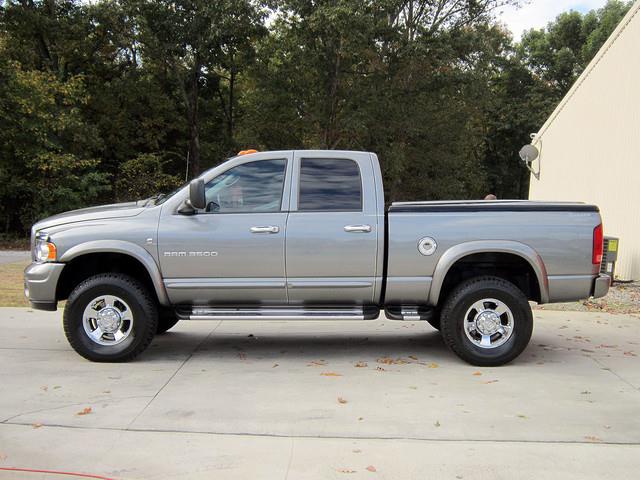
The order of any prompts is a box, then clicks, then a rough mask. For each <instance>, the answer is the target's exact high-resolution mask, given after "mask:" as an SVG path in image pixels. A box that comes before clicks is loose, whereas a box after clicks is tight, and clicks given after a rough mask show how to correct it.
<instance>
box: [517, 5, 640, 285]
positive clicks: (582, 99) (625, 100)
mask: <svg viewBox="0 0 640 480" xmlns="http://www.w3.org/2000/svg"><path fill="white" fill-rule="evenodd" d="M533 144H534V145H535V146H536V147H538V149H539V151H540V156H539V167H540V180H536V179H535V177H533V176H532V177H531V182H530V183H531V186H530V189H529V198H530V199H532V200H572V201H583V202H587V203H594V204H596V205H598V206H599V207H600V212H601V214H602V217H603V224H604V230H605V235H611V236H614V237H620V250H619V253H618V263H617V264H616V277H618V278H621V279H625V280H628V279H636V280H640V1H638V2H636V4H635V5H634V6H633V7H632V8H631V10H630V11H629V13H628V14H627V16H626V17H625V18H624V19H623V21H622V22H621V23H620V25H619V26H618V27H617V29H616V30H615V31H614V32H613V34H612V35H611V37H610V38H609V40H608V41H607V42H606V43H605V44H604V45H603V47H602V49H601V50H600V52H599V53H598V54H597V55H596V57H595V58H594V59H593V61H592V62H591V63H590V64H589V66H588V67H587V69H586V70H585V72H584V73H583V75H582V76H581V77H580V78H579V79H578V81H577V82H576V84H575V85H574V86H573V87H572V88H571V90H570V91H569V92H568V93H567V96H566V97H565V98H564V99H563V101H562V102H561V103H560V104H559V105H558V107H557V108H556V110H555V111H554V112H553V114H552V115H551V117H549V119H548V120H547V122H546V123H545V124H544V125H543V126H542V128H541V129H540V131H539V132H538V135H537V137H536V138H535V140H534V141H533ZM537 163H538V162H536V164H537ZM536 164H534V168H535V167H536V166H537V165H536Z"/></svg>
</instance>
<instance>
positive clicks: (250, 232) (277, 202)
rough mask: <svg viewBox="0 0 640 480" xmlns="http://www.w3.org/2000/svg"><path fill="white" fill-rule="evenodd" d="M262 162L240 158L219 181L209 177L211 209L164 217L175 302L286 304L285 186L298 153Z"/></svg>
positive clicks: (162, 240) (168, 279) (163, 249)
mask: <svg viewBox="0 0 640 480" xmlns="http://www.w3.org/2000/svg"><path fill="white" fill-rule="evenodd" d="M259 156H260V155H258V157H259ZM255 158H256V155H252V156H251V161H244V160H243V159H242V157H239V158H236V159H233V160H231V161H230V162H229V168H227V169H226V170H223V171H222V172H220V173H217V174H215V176H213V178H210V179H208V178H206V176H205V182H206V184H205V195H206V199H207V208H206V209H205V210H201V211H198V212H197V213H196V214H194V215H181V214H179V213H177V212H175V211H174V212H169V213H168V214H164V212H163V215H162V217H161V221H160V226H159V232H158V245H159V257H160V263H161V268H162V275H163V277H164V279H165V286H166V289H167V293H168V295H169V297H170V299H171V302H172V303H174V304H195V305H223V304H233V305H235V306H243V305H257V304H266V305H269V304H272V305H284V304H286V303H287V291H286V283H285V280H286V275H285V263H284V260H285V259H284V247H285V235H286V226H287V223H286V220H287V210H288V189H286V188H285V184H286V182H285V179H286V178H287V170H288V168H289V169H290V168H291V165H290V164H291V154H289V153H284V154H282V155H277V156H276V157H273V156H272V157H267V158H262V159H257V160H256V159H255ZM217 170H218V169H217ZM218 172H219V170H218ZM285 191H287V194H286V195H285V193H284V192H285Z"/></svg>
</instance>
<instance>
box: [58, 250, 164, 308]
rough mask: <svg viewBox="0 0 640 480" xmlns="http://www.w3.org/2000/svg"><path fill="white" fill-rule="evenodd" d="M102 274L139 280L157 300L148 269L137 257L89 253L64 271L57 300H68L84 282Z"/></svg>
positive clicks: (70, 264) (76, 259) (121, 254)
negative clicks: (119, 274)
mask: <svg viewBox="0 0 640 480" xmlns="http://www.w3.org/2000/svg"><path fill="white" fill-rule="evenodd" d="M100 273H123V274H125V275H129V276H130V277H133V278H135V279H136V280H138V281H139V282H140V283H142V285H144V286H145V287H146V288H147V290H148V291H149V293H150V294H151V295H153V296H154V297H155V298H156V300H157V296H156V290H155V287H154V285H153V281H152V280H151V276H150V275H149V272H148V271H147V269H146V267H145V266H144V265H143V264H142V262H140V261H139V260H138V259H136V258H135V257H132V256H131V255H126V254H124V253H111V252H99V253H87V254H85V255H80V256H78V257H75V258H74V259H73V260H71V261H70V262H68V263H67V264H66V265H65V267H64V268H63V269H62V273H61V275H60V279H59V280H58V286H57V288H56V300H66V299H67V298H69V294H70V293H71V291H72V290H73V289H74V288H75V287H76V286H77V285H78V284H79V283H80V282H82V281H84V280H86V279H87V278H89V277H92V276H94V275H98V274H100Z"/></svg>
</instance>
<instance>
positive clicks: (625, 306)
mask: <svg viewBox="0 0 640 480" xmlns="http://www.w3.org/2000/svg"><path fill="white" fill-rule="evenodd" d="M535 308H536V309H538V310H570V311H578V312H607V313H626V314H640V282H631V283H614V284H613V285H612V286H611V288H610V289H609V293H608V294H607V295H606V296H605V297H602V298H596V299H593V298H591V299H589V300H581V301H579V302H568V303H550V304H547V305H538V306H536V307H535Z"/></svg>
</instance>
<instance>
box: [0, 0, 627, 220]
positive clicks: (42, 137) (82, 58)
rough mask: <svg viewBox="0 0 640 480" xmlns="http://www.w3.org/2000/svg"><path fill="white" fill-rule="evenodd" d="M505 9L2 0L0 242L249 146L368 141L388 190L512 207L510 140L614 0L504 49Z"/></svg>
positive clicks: (364, 0) (522, 189) (516, 187)
mask: <svg viewBox="0 0 640 480" xmlns="http://www.w3.org/2000/svg"><path fill="white" fill-rule="evenodd" d="M517 2H518V0H474V1H472V2H460V1H457V0H439V1H437V2H434V1H432V0H409V1H406V0H382V1H372V0H316V1H313V2H312V1H310V0H262V1H261V0H220V1H215V2H211V1H207V0H117V1H107V0H98V1H97V2H82V1H80V0H34V1H28V2H26V1H21V0H7V1H5V2H3V3H2V4H0V5H1V6H0V119H1V120H2V128H0V202H1V203H0V222H1V223H0V233H11V232H18V233H24V232H26V231H27V230H28V228H29V226H30V224H31V223H32V222H33V221H35V220H37V219H38V218H42V217H45V216H47V215H50V214H53V213H56V212H60V211H63V210H68V209H72V208H78V207H82V206H86V205H90V204H93V203H99V202H107V201H114V200H125V199H126V200H129V199H136V198H142V197H148V196H150V195H153V194H156V193H159V192H161V191H168V190H171V189H173V188H174V187H175V186H176V185H177V184H178V183H179V181H180V179H183V178H184V177H185V174H186V173H188V174H189V176H194V175H195V174H197V173H198V172H199V171H201V170H202V169H204V168H208V167H210V166H213V165H217V164H218V163H220V162H221V161H223V160H224V159H225V158H226V157H228V156H229V155H232V154H234V153H235V152H237V151H238V150H240V149H243V148H248V147H257V148H260V149H287V148H298V149H299V148H330V149H358V150H368V151H374V152H376V153H377V154H378V156H379V158H380V161H381V166H382V170H383V175H384V180H385V187H386V190H387V191H386V194H387V200H389V201H393V200H415V199H447V198H482V197H483V196H484V195H485V194H487V193H489V192H493V193H495V194H497V195H498V197H499V198H524V197H526V195H527V190H528V179H529V175H528V172H527V170H526V169H524V168H523V167H522V166H521V165H520V163H519V162H518V161H517V151H518V150H519V148H520V147H521V146H522V145H523V144H525V143H527V142H528V141H529V136H528V135H529V133H531V132H535V131H536V130H537V129H538V128H539V127H540V125H541V124H542V123H543V122H544V120H545V119H546V117H547V116H548V115H549V113H550V112H551V111H552V109H553V108H554V107H555V105H556V104H557V102H558V101H559V100H560V99H561V98H562V96H563V95H564V94H565V93H566V91H567V90H568V89H569V88H570V86H571V84H572V83H573V82H574V81H575V79H576V78H577V76H578V75H579V74H580V73H581V72H582V71H583V70H584V68H585V66H586V65H587V63H588V62H589V61H590V59H591V58H593V56H594V55H595V53H596V52H597V50H598V49H599V48H600V46H601V45H602V44H603V43H604V41H605V40H606V39H607V37H608V36H609V35H610V33H611V32H612V31H613V29H614V28H615V26H616V25H617V24H618V22H619V21H620V19H621V18H622V17H623V16H624V14H625V13H626V12H627V11H628V9H629V8H630V5H631V3H630V2H629V3H624V2H621V1H610V2H609V3H608V4H607V5H606V6H605V7H603V8H602V9H600V10H597V11H593V12H589V13H587V14H585V15H582V14H580V13H577V12H568V13H564V14H562V15H560V16H559V17H558V18H557V19H556V20H555V21H554V22H552V23H550V24H549V25H548V26H547V28H545V29H541V30H532V31H529V32H527V33H526V34H525V35H524V37H523V39H522V41H521V42H520V43H518V44H514V43H513V41H512V39H511V37H510V35H509V34H508V33H506V32H505V31H504V30H503V29H502V28H501V27H500V26H499V25H497V24H496V21H495V18H494V15H493V13H494V11H495V9H496V8H497V7H499V6H501V5H504V4H510V3H517ZM187 164H188V165H189V172H187V171H186V169H187Z"/></svg>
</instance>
